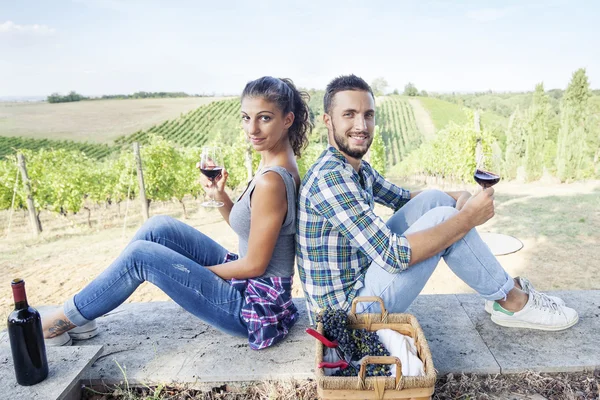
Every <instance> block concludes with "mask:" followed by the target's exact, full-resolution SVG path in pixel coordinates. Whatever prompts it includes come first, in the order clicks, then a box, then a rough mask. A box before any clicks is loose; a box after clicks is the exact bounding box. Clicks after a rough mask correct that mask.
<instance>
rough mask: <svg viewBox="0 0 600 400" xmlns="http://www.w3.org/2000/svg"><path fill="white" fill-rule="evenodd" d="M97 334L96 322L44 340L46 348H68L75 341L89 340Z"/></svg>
mask: <svg viewBox="0 0 600 400" xmlns="http://www.w3.org/2000/svg"><path fill="white" fill-rule="evenodd" d="M97 334H98V325H97V324H96V320H93V321H90V322H88V323H87V324H85V325H81V326H76V327H75V328H73V329H71V330H70V331H67V332H63V333H62V334H60V335H58V336H55V337H53V338H47V339H44V342H45V343H46V346H70V345H71V344H73V339H75V340H85V339H91V338H93V337H94V336H96V335H97Z"/></svg>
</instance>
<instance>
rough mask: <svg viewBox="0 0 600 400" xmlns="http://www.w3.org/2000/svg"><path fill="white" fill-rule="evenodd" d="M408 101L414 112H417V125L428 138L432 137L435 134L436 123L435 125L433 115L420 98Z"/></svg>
mask: <svg viewBox="0 0 600 400" xmlns="http://www.w3.org/2000/svg"><path fill="white" fill-rule="evenodd" d="M408 103H409V104H410V105H411V107H412V108H413V112H414V113H415V120H416V121H417V127H418V128H419V130H420V131H421V132H422V133H423V136H425V138H426V139H427V140H429V139H431V138H432V137H433V135H435V125H433V120H432V119H431V116H430V115H429V113H428V112H427V110H426V109H425V108H424V107H423V105H422V104H421V102H420V101H419V99H410V98H409V99H408Z"/></svg>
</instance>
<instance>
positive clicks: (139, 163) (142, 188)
mask: <svg viewBox="0 0 600 400" xmlns="http://www.w3.org/2000/svg"><path fill="white" fill-rule="evenodd" d="M133 155H134V157H135V165H136V167H137V177H138V184H139V186H140V201H141V202H142V217H143V218H144V221H147V220H148V218H150V215H149V213H148V200H147V199H146V187H145V186H144V172H143V170H142V156H141V155H140V144H139V143H138V142H134V143H133Z"/></svg>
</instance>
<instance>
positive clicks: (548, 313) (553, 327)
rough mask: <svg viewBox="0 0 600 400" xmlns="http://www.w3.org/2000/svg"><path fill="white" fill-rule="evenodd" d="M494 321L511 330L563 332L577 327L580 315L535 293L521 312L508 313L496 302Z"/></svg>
mask: <svg viewBox="0 0 600 400" xmlns="http://www.w3.org/2000/svg"><path fill="white" fill-rule="evenodd" d="M492 321H493V322H494V323H496V324H498V325H501V326H506V327H510V328H529V329H540V330H543V331H561V330H563V329H567V328H569V327H571V326H573V325H575V324H576V323H577V321H579V315H578V314H577V311H575V310H573V309H572V308H569V307H567V306H564V305H559V304H557V303H556V302H555V301H552V299H550V298H549V297H548V296H546V295H543V294H542V293H539V292H535V291H533V292H530V293H529V300H527V304H525V307H523V309H522V310H521V311H517V312H511V311H507V310H505V309H504V308H502V307H501V306H500V304H498V303H497V302H494V305H493V308H492Z"/></svg>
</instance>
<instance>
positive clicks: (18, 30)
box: [0, 21, 56, 36]
mask: <svg viewBox="0 0 600 400" xmlns="http://www.w3.org/2000/svg"><path fill="white" fill-rule="evenodd" d="M54 32H56V30H55V29H54V28H50V27H49V26H47V25H39V24H33V25H19V24H15V23H14V22H12V21H6V22H4V23H0V35H1V34H10V33H13V34H28V35H40V36H47V35H52V34H54Z"/></svg>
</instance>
